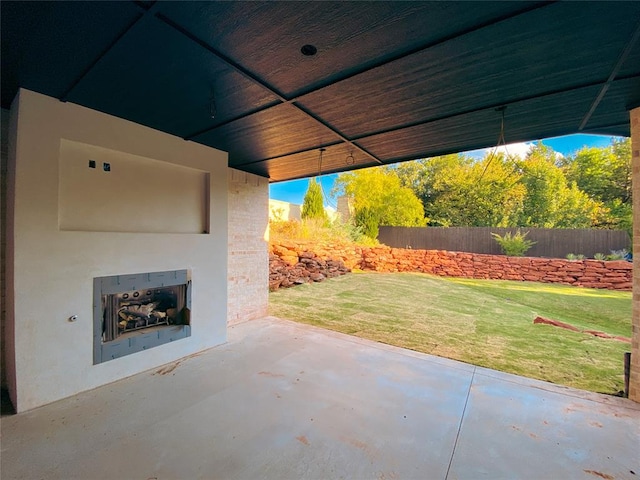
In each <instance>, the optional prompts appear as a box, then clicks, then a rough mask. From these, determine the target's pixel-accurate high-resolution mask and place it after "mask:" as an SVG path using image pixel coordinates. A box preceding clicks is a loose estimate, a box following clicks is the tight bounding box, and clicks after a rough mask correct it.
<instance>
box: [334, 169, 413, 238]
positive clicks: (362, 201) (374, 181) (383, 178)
mask: <svg viewBox="0 0 640 480" xmlns="http://www.w3.org/2000/svg"><path fill="white" fill-rule="evenodd" d="M335 188H336V190H337V191H341V192H342V193H344V194H345V195H347V196H348V197H349V198H351V199H352V202H353V203H352V204H353V207H354V210H355V215H354V217H355V221H356V225H357V226H359V227H361V228H362V229H363V231H365V232H368V235H373V233H374V232H375V233H376V235H377V227H378V226H379V225H390V226H404V227H413V226H422V225H424V209H423V207H422V203H421V202H420V200H419V199H418V198H417V197H416V195H415V194H414V193H413V191H412V190H411V189H410V188H408V187H403V186H402V185H401V184H400V179H399V178H398V175H397V174H396V172H395V170H394V169H390V168H382V167H374V168H365V169H362V170H356V171H353V172H348V173H342V174H340V175H339V176H338V178H337V180H336V187H335ZM372 238H375V237H372Z"/></svg>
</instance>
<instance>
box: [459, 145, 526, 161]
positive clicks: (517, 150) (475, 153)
mask: <svg viewBox="0 0 640 480" xmlns="http://www.w3.org/2000/svg"><path fill="white" fill-rule="evenodd" d="M534 144H535V142H519V143H510V144H508V145H500V146H498V147H497V148H496V147H490V148H481V149H480V150H472V151H470V152H465V153H466V154H467V155H469V156H471V157H473V158H478V159H480V158H483V157H484V156H485V155H486V154H488V153H490V152H493V151H494V150H496V153H504V154H508V155H517V156H519V157H520V158H524V157H525V156H526V155H527V153H529V150H531V147H533V145H534Z"/></svg>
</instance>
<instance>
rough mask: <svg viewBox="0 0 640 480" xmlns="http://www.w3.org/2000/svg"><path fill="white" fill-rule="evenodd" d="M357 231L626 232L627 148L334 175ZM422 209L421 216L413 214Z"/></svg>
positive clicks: (438, 160) (455, 159)
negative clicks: (524, 229) (469, 228)
mask: <svg viewBox="0 0 640 480" xmlns="http://www.w3.org/2000/svg"><path fill="white" fill-rule="evenodd" d="M338 185H339V188H342V189H343V191H344V192H345V193H346V194H347V195H349V196H350V197H351V198H352V199H353V200H354V204H355V208H356V217H357V218H360V219H361V220H360V221H361V223H363V227H364V223H365V220H364V219H366V222H367V224H368V225H371V223H372V222H373V220H372V219H375V220H377V222H378V224H384V225H404V226H412V225H419V224H421V223H422V222H423V220H422V219H423V214H424V215H426V217H427V218H426V222H427V224H428V225H433V226H438V225H441V226H493V227H541V228H592V227H598V228H625V229H628V230H629V231H630V229H631V218H632V215H631V142H630V140H629V139H623V140H615V141H613V142H612V144H611V145H610V146H609V147H605V148H584V149H582V150H580V151H578V152H577V153H576V154H575V155H573V156H569V157H562V156H560V155H559V154H558V153H557V152H555V151H554V150H553V149H552V148H550V147H547V146H545V145H543V144H542V143H537V144H535V145H533V146H532V147H531V149H530V150H529V152H528V153H527V155H526V156H525V158H520V157H517V156H509V155H505V154H501V153H496V152H495V151H494V152H491V153H488V154H487V155H486V156H485V157H484V158H482V159H479V160H478V159H474V158H472V157H469V156H466V155H463V154H456V155H444V156H440V157H433V158H427V159H423V160H417V161H413V162H405V163H401V164H398V165H395V166H392V167H376V168H370V169H366V170H360V171H357V172H352V173H347V174H342V175H340V177H339V178H338ZM421 207H422V208H421Z"/></svg>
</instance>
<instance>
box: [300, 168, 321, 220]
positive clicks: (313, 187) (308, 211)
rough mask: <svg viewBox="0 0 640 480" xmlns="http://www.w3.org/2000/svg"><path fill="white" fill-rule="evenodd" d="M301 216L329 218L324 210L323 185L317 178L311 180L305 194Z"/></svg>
mask: <svg viewBox="0 0 640 480" xmlns="http://www.w3.org/2000/svg"><path fill="white" fill-rule="evenodd" d="M300 216H301V217H302V218H305V219H306V218H316V219H319V220H327V212H325V210H324V201H323V199H322V187H321V186H320V184H319V183H318V182H317V181H316V179H315V178H312V179H311V180H309V187H308V188H307V193H305V195H304V200H303V202H302V212H301V213H300Z"/></svg>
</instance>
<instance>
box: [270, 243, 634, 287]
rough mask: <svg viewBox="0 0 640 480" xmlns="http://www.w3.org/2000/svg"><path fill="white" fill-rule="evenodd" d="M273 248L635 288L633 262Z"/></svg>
mask: <svg viewBox="0 0 640 480" xmlns="http://www.w3.org/2000/svg"><path fill="white" fill-rule="evenodd" d="M269 248H270V253H272V254H273V256H274V257H279V259H280V260H281V261H283V262H285V263H286V264H289V265H292V266H293V265H296V264H298V263H299V262H300V258H301V255H302V254H303V253H304V252H313V253H314V256H315V257H317V258H320V259H324V260H328V259H333V260H341V261H342V262H344V264H345V265H346V266H347V267H348V268H351V269H354V268H356V269H362V270H372V271H376V272H423V273H430V274H433V275H439V276H443V277H464V278H485V279H500V280H519V281H524V280H526V281H531V282H542V283H561V284H565V285H574V286H580V287H589V288H604V289H609V290H626V291H630V290H631V287H632V272H633V265H632V263H631V262H626V261H624V260H620V261H608V262H605V261H600V260H577V261H569V260H564V259H556V258H554V259H545V258H533V257H508V256H505V255H486V254H477V253H464V252H448V251H444V250H411V249H404V248H391V247H387V246H378V247H360V246H356V245H352V244H345V243H338V242H325V243H322V242H280V243H278V244H272V245H270V247H269Z"/></svg>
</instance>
